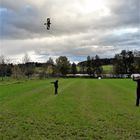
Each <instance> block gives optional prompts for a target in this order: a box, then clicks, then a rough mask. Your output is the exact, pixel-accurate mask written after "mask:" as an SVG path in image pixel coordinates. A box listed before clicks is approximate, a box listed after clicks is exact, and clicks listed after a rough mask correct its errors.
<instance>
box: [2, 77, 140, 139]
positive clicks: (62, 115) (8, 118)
mask: <svg viewBox="0 0 140 140" xmlns="http://www.w3.org/2000/svg"><path fill="white" fill-rule="evenodd" d="M50 81H53V80H51V79H49V80H30V81H21V82H9V83H8V82H5V83H2V82H0V140H60V139H62V140H140V107H135V88H136V83H134V82H133V81H132V80H120V79H119V80H117V79H106V80H105V79H102V80H96V79H59V94H58V95H57V96H56V95H54V89H53V85H52V84H50Z"/></svg>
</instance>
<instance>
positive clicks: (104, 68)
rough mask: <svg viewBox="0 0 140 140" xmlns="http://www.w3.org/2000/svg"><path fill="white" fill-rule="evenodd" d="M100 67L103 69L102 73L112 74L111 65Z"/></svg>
mask: <svg viewBox="0 0 140 140" xmlns="http://www.w3.org/2000/svg"><path fill="white" fill-rule="evenodd" d="M102 67H103V71H104V73H112V72H113V65H104V66H102Z"/></svg>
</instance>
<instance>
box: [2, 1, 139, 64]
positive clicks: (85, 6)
mask: <svg viewBox="0 0 140 140" xmlns="http://www.w3.org/2000/svg"><path fill="white" fill-rule="evenodd" d="M48 17H50V18H51V23H52V24H51V29H50V30H46V28H45V26H44V22H45V21H46V19H47V18H48ZM122 49H127V50H140V0H1V2H0V55H4V56H6V57H8V58H10V59H11V61H12V62H13V61H14V62H21V60H22V57H23V56H24V54H25V53H28V54H29V55H30V58H31V60H32V61H39V62H45V61H46V60H47V59H48V57H53V58H54V59H55V58H56V57H58V56H60V55H63V56H64V55H65V56H67V57H68V58H69V60H70V61H75V62H78V61H82V60H85V59H86V57H87V56H88V55H90V56H95V55H96V54H98V55H99V56H100V57H113V56H114V54H115V53H119V52H120V51H121V50H122Z"/></svg>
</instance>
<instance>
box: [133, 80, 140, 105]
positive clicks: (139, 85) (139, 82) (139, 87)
mask: <svg viewBox="0 0 140 140" xmlns="http://www.w3.org/2000/svg"><path fill="white" fill-rule="evenodd" d="M133 80H134V81H136V82H137V98H136V106H139V101H140V79H135V78H133Z"/></svg>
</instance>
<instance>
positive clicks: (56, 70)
mask: <svg viewBox="0 0 140 140" xmlns="http://www.w3.org/2000/svg"><path fill="white" fill-rule="evenodd" d="M103 65H112V67H113V74H128V75H131V74H132V73H140V52H139V51H135V52H133V51H126V50H122V51H121V53H119V54H115V56H114V58H104V59H101V58H100V57H99V56H98V55H96V56H94V57H92V56H87V60H85V61H83V62H80V63H78V64H75V63H74V62H73V63H72V64H71V63H70V61H69V60H68V58H67V57H66V56H59V57H58V58H57V59H56V60H55V61H54V60H53V59H52V58H49V60H47V61H46V63H38V62H31V60H30V57H29V56H28V54H25V56H24V57H23V62H22V63H21V64H13V63H9V61H8V60H6V59H5V57H4V56H1V57H0V77H1V79H2V80H3V78H4V77H6V76H8V77H13V78H16V79H20V78H22V77H27V78H30V77H39V78H47V77H56V76H66V75H67V74H72V75H75V74H77V73H78V74H88V75H89V76H90V77H97V76H101V75H102V74H103V73H104V70H103Z"/></svg>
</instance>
